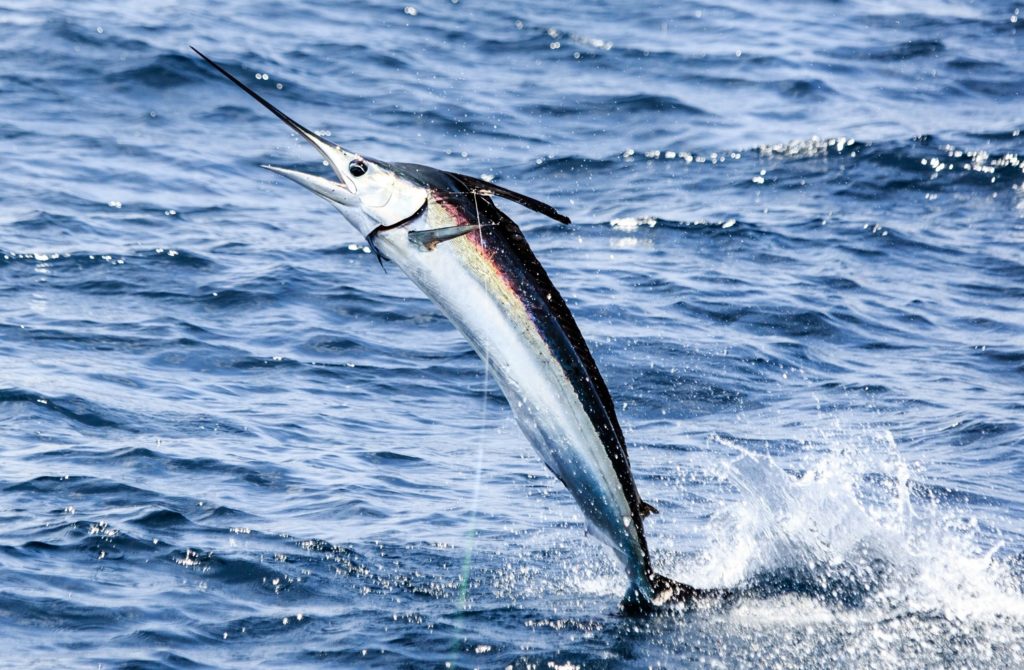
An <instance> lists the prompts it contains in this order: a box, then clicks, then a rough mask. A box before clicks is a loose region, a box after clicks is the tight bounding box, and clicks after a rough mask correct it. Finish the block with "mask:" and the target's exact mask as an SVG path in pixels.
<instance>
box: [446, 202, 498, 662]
mask: <svg viewBox="0 0 1024 670" xmlns="http://www.w3.org/2000/svg"><path fill="white" fill-rule="evenodd" d="M473 204H474V205H475V206H476V223H477V225H478V226H480V225H481V224H480V205H479V203H478V202H477V196H476V194H475V193H474V194H473ZM481 231H482V229H481ZM480 244H481V245H484V244H486V242H485V240H484V235H483V234H482V232H481V235H480ZM483 361H484V388H483V395H482V398H481V402H480V418H481V424H482V425H483V426H485V427H486V426H487V396H488V394H489V393H490V381H491V355H490V352H489V351H488V350H487V348H486V347H484V355H483ZM483 464H484V431H482V430H481V431H479V432H478V434H477V440H476V480H475V482H474V484H473V504H472V505H471V506H470V527H469V531H468V532H467V535H468V540H469V542H468V544H467V545H466V553H465V554H464V555H463V557H462V573H461V575H460V576H459V612H458V613H459V614H461V613H462V612H464V611H465V610H466V606H467V604H468V599H469V573H470V568H471V566H472V563H473V549H474V548H475V547H476V534H477V513H478V510H479V507H480V479H481V475H482V473H483ZM459 632H461V626H459ZM457 644H458V638H457V637H456V639H454V640H452V647H453V648H455V646H456V645H457Z"/></svg>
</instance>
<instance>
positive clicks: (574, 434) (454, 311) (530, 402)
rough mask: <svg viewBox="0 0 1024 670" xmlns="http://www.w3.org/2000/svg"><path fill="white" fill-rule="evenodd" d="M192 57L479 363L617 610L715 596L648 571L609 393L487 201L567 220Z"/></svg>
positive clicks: (537, 272)
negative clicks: (611, 582) (237, 93)
mask: <svg viewBox="0 0 1024 670" xmlns="http://www.w3.org/2000/svg"><path fill="white" fill-rule="evenodd" d="M193 50H194V51H195V52H196V53H197V54H199V56H200V57H202V58H203V59H204V60H205V61H206V62H207V63H209V64H210V65H212V66H213V67H214V68H216V69H217V70H218V71H219V72H220V73H221V74H223V75H224V76H225V77H227V78H228V79H230V80H231V81H232V82H234V83H235V84H237V85H238V86H239V87H240V88H241V89H242V90H243V91H245V92H246V93H248V94H249V95H250V96H252V97H253V98H255V99H256V100H257V101H258V102H259V103H260V104H261V105H263V106H264V107H266V108H267V109H268V110H270V111H271V112H272V113H273V114H274V115H276V116H277V118H279V119H281V120H282V121H284V123H285V124H287V125H288V127H290V128H291V129H292V130H294V131H295V132H296V133H297V134H298V135H299V136H300V137H303V138H305V139H306V140H307V141H308V142H309V143H310V144H312V145H313V147H314V148H315V149H316V150H317V151H319V152H320V155H321V156H323V158H324V159H325V160H326V161H327V163H329V164H330V167H331V168H332V170H333V172H334V174H335V175H336V177H337V181H332V180H329V179H325V178H323V177H318V176H316V175H311V174H306V173H303V172H297V171H295V170H289V169H286V168H281V167H275V166H272V165H264V166H262V167H264V168H266V169H268V170H271V171H273V172H275V173H277V174H279V175H281V176H284V177H287V178H289V179H291V180H293V181H295V182H298V183H299V184H301V185H302V186H305V187H306V188H308V189H309V190H311V191H313V192H314V193H316V194H317V195H319V196H320V197H322V198H323V199H325V200H327V201H328V202H329V203H331V204H332V205H334V207H336V208H337V209H338V211H339V212H341V214H342V216H344V217H345V219H346V220H348V222H349V223H350V224H352V225H353V226H354V227H355V229H356V230H358V231H359V233H360V234H362V235H363V236H365V237H366V240H367V242H368V244H369V245H370V248H371V249H372V250H373V251H374V252H375V253H376V254H377V256H378V259H384V260H389V261H391V262H393V263H395V264H396V265H398V266H399V267H400V268H401V269H402V270H403V271H404V272H405V274H406V275H408V277H409V278H410V279H411V280H412V281H413V283H415V284H416V285H417V286H418V287H419V288H420V289H421V290H422V291H423V292H424V293H425V294H426V295H427V296H428V297H429V298H430V299H431V300H433V301H434V302H435V303H436V304H437V306H438V307H439V308H440V309H441V311H442V312H444V314H445V316H447V317H448V319H449V320H451V322H452V323H453V324H454V325H455V327H456V328H458V329H459V331H460V332H461V333H462V334H463V336H465V338H466V339H467V340H469V343H470V344H471V345H472V346H473V348H474V349H475V350H476V352H477V354H478V355H480V357H481V358H483V359H485V360H486V361H487V362H488V364H489V365H490V366H491V369H492V370H493V372H494V376H495V378H496V380H497V382H498V385H499V386H500V387H501V390H502V392H503V393H504V394H505V397H506V398H507V399H508V401H509V404H510V405H511V407H512V412H513V414H514V415H515V418H516V421H517V423H518V424H519V427H520V428H521V429H522V431H523V433H525V434H526V437H527V439H528V440H529V441H530V444H532V445H533V447H534V449H536V450H537V453H538V454H539V455H540V457H541V459H542V460H543V461H544V464H545V465H546V466H547V467H548V469H549V470H551V472H552V473H553V474H554V475H555V477H557V478H558V479H559V481H561V482H562V484H564V485H565V487H566V488H567V489H568V490H569V493H571V494H572V497H573V498H574V499H575V500H576V503H577V504H578V505H579V507H580V509H581V510H582V511H583V515H584V517H585V518H586V520H587V525H588V527H589V529H590V530H591V531H592V532H593V533H594V534H595V535H596V536H598V537H599V538H600V539H601V540H603V541H604V542H605V543H606V544H607V545H608V546H609V547H611V548H612V550H613V551H614V552H615V554H616V556H617V557H618V559H619V560H620V561H621V562H622V565H623V567H624V568H625V570H626V575H627V577H628V578H629V589H628V590H627V592H626V595H625V598H624V599H623V607H624V608H625V609H629V610H644V609H648V608H651V607H655V606H660V605H666V604H669V603H677V602H683V603H689V602H692V601H694V600H696V599H698V598H704V597H720V596H721V595H722V594H721V592H719V591H712V590H701V589H696V588H694V587H692V586H688V585H686V584H681V583H679V582H675V581H673V580H671V579H669V578H667V577H664V576H662V575H659V574H657V573H655V572H654V570H653V568H652V567H651V558H650V554H649V552H648V549H647V540H646V539H645V537H644V517H646V516H647V515H648V514H651V513H653V512H656V511H657V510H655V509H654V507H652V506H651V505H649V504H647V503H646V502H644V501H643V500H642V499H641V498H640V494H639V493H638V492H637V488H636V482H635V481H634V480H633V473H632V471H631V470H630V467H629V456H628V455H627V453H626V441H625V439H624V437H623V435H622V428H620V427H619V422H618V419H617V418H616V416H615V407H614V404H613V402H612V398H611V395H610V394H609V393H608V388H607V387H606V386H605V383H604V379H602V377H601V373H600V372H599V371H598V369H597V365H596V364H595V363H594V358H593V356H591V354H590V350H589V349H588V348H587V343H586V341H584V339H583V335H582V334H581V333H580V330H579V327H578V326H577V325H576V321H575V320H574V319H573V316H572V314H571V313H570V312H569V308H568V307H567V306H566V304H565V301H564V300H562V296H561V295H559V293H558V291H557V290H556V289H555V287H554V286H553V285H552V283H551V280H550V279H548V275H547V273H546V272H545V271H544V268H543V267H541V264H540V262H539V261H538V260H537V257H536V256H534V255H533V252H532V251H531V250H530V247H529V245H528V244H527V243H526V239H525V238H524V237H523V233H522V231H521V230H520V229H519V226H517V225H516V224H515V222H513V221H512V219H510V218H509V217H508V216H506V215H505V213H504V212H502V211H501V210H500V209H498V208H497V206H495V204H494V200H493V198H495V197H498V198H505V199H508V200H511V201H513V202H516V203H519V204H520V205H522V206H524V207H527V208H529V209H532V210H533V211H535V212H539V213H540V214H543V215H545V216H548V217H551V218H552V219H554V220H556V221H560V222H561V223H566V224H567V223H569V218H568V217H566V216H564V215H563V214H560V213H559V212H558V211H556V210H555V208H553V207H551V206H550V205H546V204H544V203H542V202H538V201H537V200H534V199H533V198H530V197H527V196H525V195H522V194H519V193H516V192H514V191H510V190H508V189H506V188H503V187H501V186H497V185H495V184H492V183H489V182H485V181H483V180H480V179H477V178H475V177H470V176H467V175H462V174H456V173H454V172H444V171H442V170H438V169H435V168H431V167H427V166H424V165H414V164H410V163H386V162H384V161H379V160H375V159H372V158H369V157H366V156H362V155H359V154H356V153H353V152H351V151H348V150H346V149H343V148H341V147H340V146H338V145H336V144H333V143H331V142H328V141H326V140H324V139H322V138H321V137H319V136H317V135H316V134H314V133H313V132H311V131H309V130H308V129H306V128H305V127H303V126H302V125H300V124H299V123H297V122H296V121H294V120H292V119H291V118H290V117H288V116H286V115H285V114H284V113H283V112H281V111H280V110H279V109H277V108H276V107H274V106H273V105H272V104H270V103H269V102H267V101H266V100H264V99H263V98H262V97H261V96H260V95H259V94H257V93H256V92H255V91H253V90H252V89H250V88H249V87H248V86H246V85H245V84H243V83H242V82H241V81H239V80H238V79H237V78H235V77H234V76H233V75H232V74H231V73H230V72H228V71H227V70H225V69H224V68H223V67H221V66H220V65H218V64H217V63H215V62H213V61H212V60H210V59H209V58H207V57H206V56H205V55H203V54H202V53H200V52H199V51H198V50H196V49H195V48H193ZM382 265H383V262H382Z"/></svg>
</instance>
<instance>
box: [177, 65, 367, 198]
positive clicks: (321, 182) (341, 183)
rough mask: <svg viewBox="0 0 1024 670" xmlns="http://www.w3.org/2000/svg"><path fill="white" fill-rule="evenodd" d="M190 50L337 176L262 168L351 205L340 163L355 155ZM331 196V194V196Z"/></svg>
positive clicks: (351, 190) (347, 181) (351, 186)
mask: <svg viewBox="0 0 1024 670" xmlns="http://www.w3.org/2000/svg"><path fill="white" fill-rule="evenodd" d="M189 48H191V49H192V51H194V52H196V54H198V55H199V57H200V58H202V59H203V60H204V61H206V62H207V63H208V64H209V65H210V66H211V67H213V68H214V69H215V70H217V72H220V73H221V74H222V75H224V76H225V77H226V78H227V79H228V80H229V81H230V82H231V83H233V84H235V85H236V86H238V87H239V88H240V89H242V90H243V91H245V92H246V93H247V94H248V95H249V96H250V97H252V98H253V99H254V100H256V102H258V103H260V104H261V105H263V107H265V108H266V109H267V110H268V111H270V113H271V114H273V115H274V116H276V117H277V118H279V119H280V120H281V121H282V122H284V124H285V125H286V126H288V127H289V128H291V129H292V130H294V131H295V132H296V133H297V134H298V135H299V136H300V137H302V138H303V139H304V140H306V141H307V142H309V143H310V144H311V145H312V146H313V148H314V149H316V150H317V152H318V153H319V154H320V155H321V156H323V157H324V160H326V161H327V163H328V164H329V165H330V166H331V168H332V170H333V171H334V173H335V175H337V178H338V181H336V182H334V181H330V180H327V179H324V178H323V177H318V176H316V175H312V174H307V173H304V172H298V171H297V170H289V169H287V168H281V167H276V166H270V165H264V166H262V167H264V168H266V169H268V170H270V171H272V172H276V173H277V174H280V175H282V176H284V177H287V178H289V179H291V180H292V181H295V182H297V183H299V184H301V185H302V186H305V187H306V188H308V189H309V190H311V191H313V192H314V193H316V194H317V195H319V196H321V197H323V198H325V199H327V200H329V201H331V202H334V203H338V204H341V205H349V204H352V197H353V196H354V195H355V193H356V187H355V184H354V183H352V182H351V179H350V178H349V177H348V176H347V175H346V174H345V172H344V170H343V169H342V167H341V166H344V165H347V164H348V163H349V161H351V160H352V159H353V158H357V156H356V154H354V153H352V152H350V151H346V150H345V149H343V148H342V147H340V146H338V145H337V144H334V143H333V142H327V141H326V140H324V139H322V138H321V137H320V136H319V135H317V134H316V133H314V132H313V131H312V130H310V129H309V128H306V127H305V126H304V125H302V124H301V123H299V122H298V121H296V120H295V119H293V118H292V117H290V116H288V115H287V114H285V113H284V112H282V111H281V110H280V109H278V108H277V107H275V106H274V105H273V104H271V103H270V102H269V101H268V100H267V99H266V98H264V97H263V96H262V95H260V94H259V93H257V92H256V91H254V90H252V89H251V88H249V86H247V85H246V84H244V83H242V81H241V80H239V79H238V77H236V76H235V75H233V74H231V73H230V72H228V71H227V69H225V68H224V67H222V66H221V65H220V64H219V63H217V62H216V61H214V60H213V59H212V58H210V57H209V56H207V55H206V54H204V53H203V52H202V51H200V50H199V49H197V48H195V47H193V46H190V47H189ZM332 196H334V197H332Z"/></svg>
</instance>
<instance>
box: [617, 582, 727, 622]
mask: <svg viewBox="0 0 1024 670" xmlns="http://www.w3.org/2000/svg"><path fill="white" fill-rule="evenodd" d="M650 579H651V588H652V589H653V591H654V596H653V598H651V597H647V596H646V595H644V594H643V592H642V591H641V590H640V589H639V588H637V587H636V586H631V587H630V589H629V591H628V592H627V593H626V597H625V598H623V599H622V604H621V605H620V607H621V609H622V611H623V612H625V613H626V614H644V613H647V612H652V611H655V610H657V609H659V608H661V607H674V606H682V607H687V608H688V607H693V606H695V605H698V604H708V605H712V606H721V605H725V604H727V603H729V602H730V601H732V600H733V599H735V597H736V596H737V595H738V591H734V590H730V589H699V588H697V587H695V586H690V585H689V584H683V583H682V582H677V581H675V580H674V579H670V578H669V577H666V576H664V575H659V574H657V573H652V574H651V578H650Z"/></svg>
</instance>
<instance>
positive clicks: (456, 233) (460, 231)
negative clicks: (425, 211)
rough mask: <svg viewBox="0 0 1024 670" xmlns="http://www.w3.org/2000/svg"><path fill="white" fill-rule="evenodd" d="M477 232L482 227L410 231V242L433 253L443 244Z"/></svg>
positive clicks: (450, 227) (452, 227)
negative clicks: (435, 248)
mask: <svg viewBox="0 0 1024 670" xmlns="http://www.w3.org/2000/svg"><path fill="white" fill-rule="evenodd" d="M475 230H480V226H478V225H477V226H449V227H447V228H434V229H433V230H410V231H409V241H410V242H412V243H413V244H416V245H418V246H420V247H422V248H424V249H426V250H427V251H433V250H434V247H436V246H437V245H439V244H441V243H442V242H447V241H448V240H454V239H455V238H457V237H462V236H463V235H465V234H467V233H472V232H473V231H475Z"/></svg>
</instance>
